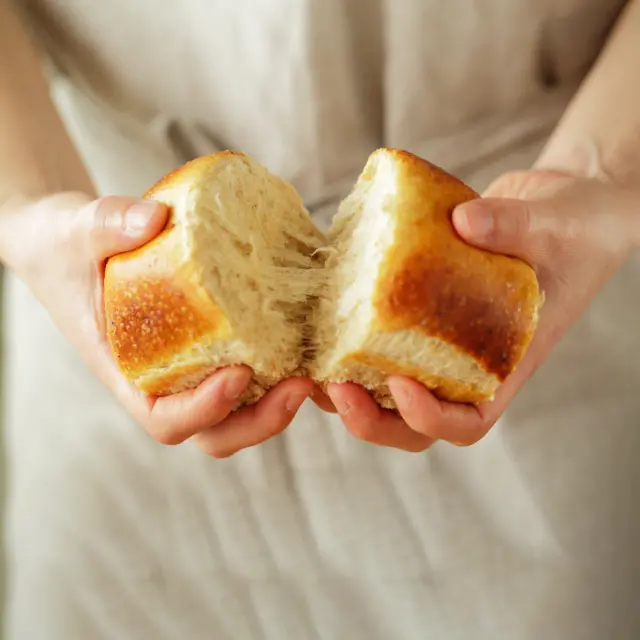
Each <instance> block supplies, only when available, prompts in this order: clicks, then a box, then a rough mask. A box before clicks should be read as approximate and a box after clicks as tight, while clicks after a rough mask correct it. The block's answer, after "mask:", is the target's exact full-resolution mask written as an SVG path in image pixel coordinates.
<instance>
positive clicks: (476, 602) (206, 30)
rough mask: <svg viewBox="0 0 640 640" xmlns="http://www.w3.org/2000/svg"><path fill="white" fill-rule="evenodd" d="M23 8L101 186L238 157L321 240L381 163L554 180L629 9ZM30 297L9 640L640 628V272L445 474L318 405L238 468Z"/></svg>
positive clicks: (495, 636)
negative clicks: (137, 394)
mask: <svg viewBox="0 0 640 640" xmlns="http://www.w3.org/2000/svg"><path fill="white" fill-rule="evenodd" d="M25 4H26V5H27V9H28V10H29V12H30V15H31V17H32V18H33V19H34V20H35V21H36V26H37V29H38V33H39V34H40V36H41V39H42V43H43V44H44V46H45V48H46V49H47V51H48V52H49V53H50V54H51V57H52V60H53V62H54V65H53V66H52V87H53V90H54V95H55V97H56V100H57V102H58V105H59V107H60V110H61V113H62V114H63V116H64V118H65V120H66V122H67V125H68V127H69V130H70V132H71V134H72V135H73V137H74V139H75V141H76V143H77V145H78V148H79V150H80V152H81V154H82V155H83V157H84V158H85V159H86V161H87V164H88V166H89V168H90V170H91V173H92V175H93V176H94V178H95V180H96V183H97V184H98V186H99V189H100V191H101V192H103V193H127V194H139V193H141V192H142V190H143V189H145V188H146V187H147V186H149V185H150V184H151V183H152V182H154V181H155V180H156V179H157V178H158V177H159V176H160V175H161V174H162V173H164V172H165V171H167V170H169V169H171V168H172V167H174V166H175V165H176V164H178V163H180V162H182V161H183V160H185V159H187V158H188V157H191V156H193V155H197V154H200V153H205V152H209V151H211V150H214V149H216V148H227V147H231V148H237V149H242V150H244V151H247V152H249V153H250V154H252V155H253V156H255V157H256V159H258V160H260V161H261V162H263V163H265V164H266V165H268V166H269V168H270V169H272V170H273V171H275V172H278V173H280V174H282V175H283V176H285V177H287V178H289V179H290V180H292V181H293V182H294V183H295V184H296V186H297V187H298V188H299V189H300V191H301V192H302V193H303V195H304V197H305V200H306V202H307V204H308V206H309V208H310V209H311V210H312V212H314V214H315V215H316V216H317V218H318V220H319V221H320V222H322V223H325V222H326V221H327V219H328V216H330V214H331V211H332V210H333V208H334V207H335V202H336V199H337V198H339V197H340V196H341V195H343V194H344V192H345V189H347V188H348V186H349V184H350V183H351V181H352V180H353V179H354V177H355V175H356V174H357V172H358V171H359V169H360V168H361V167H362V165H363V162H364V160H365V158H366V156H367V154H368V153H369V152H370V151H371V150H372V149H374V148H375V147H377V146H382V145H386V146H398V147H404V148H407V149H409V150H412V151H415V152H417V153H419V154H421V155H423V156H424V157H426V158H429V159H430V160H432V161H434V162H437V163H439V164H441V165H443V166H444V167H445V168H447V169H449V170H450V171H453V172H454V173H456V174H458V175H460V176H461V177H462V178H464V179H466V180H468V181H469V182H470V183H471V184H473V185H474V186H475V187H476V188H478V189H481V188H483V187H484V186H485V185H486V184H487V182H488V181H489V180H490V179H491V178H493V177H495V176H496V175H498V174H499V173H500V172H502V171H504V170H507V169H512V168H516V167H527V166H528V165H530V163H531V162H532V160H533V159H534V158H535V156H536V153H537V152H538V150H539V149H540V147H541V145H542V144H543V142H544V140H545V138H546V136H547V135H548V134H549V132H550V131H551V129H552V128H553V126H554V124H555V122H556V121H557V119H558V117H559V115H560V114H561V113H562V111H563V109H564V107H565V105H566V103H567V100H568V99H569V98H570V96H571V95H572V94H573V92H574V91H575V88H576V86H577V84H578V82H579V81H580V79H581V78H582V76H583V74H584V73H585V71H586V69H587V68H588V67H589V65H590V63H591V62H592V61H593V58H594V56H595V55H596V54H597V52H598V50H599V48H600V46H601V44H602V42H603V40H604V38H605V36H606V34H607V30H608V28H609V27H610V25H611V23H612V21H613V20H614V19H615V17H616V15H617V14H618V12H619V10H620V7H621V5H622V4H623V2H621V1H620V0H617V1H616V0H609V1H607V0H563V1H562V2H559V1H557V0H555V1H552V0H447V1H446V2H445V1H444V0H386V1H385V0H370V1H366V0H245V1H243V2H240V1H238V0H233V1H232V0H217V1H214V0H208V1H207V0H182V1H180V2H173V3H169V2H167V3H162V4H161V3H157V2H153V1H152V0H135V1H133V2H132V1H126V2H125V0H110V1H109V2H98V1H97V0H41V1H36V0H34V1H33V2H27V3H25ZM160 7H162V8H160ZM151 15H152V16H153V17H150V16H151ZM6 303H7V329H6V346H5V348H6V352H7V368H8V371H7V389H6V395H7V397H8V406H7V408H6V421H7V448H8V454H9V494H8V501H9V506H8V528H7V546H8V553H9V556H10V566H9V569H10V573H9V577H10V583H9V601H8V604H7V610H6V616H5V617H6V626H7V629H6V634H5V636H4V637H6V638H9V639H10V640H14V639H15V640H62V639H63V638H64V639H65V640H69V639H71V640H75V639H78V640H80V639H82V640H85V639H86V640H94V639H96V640H98V639H102V638H105V639H109V640H115V639H117V640H129V639H136V640H138V639H139V640H165V639H166V640H177V639H185V640H186V639H189V640H208V639H210V638H215V639H216V640H218V639H226V638H230V639H234V640H235V639H239V640H245V639H246V640H253V639H254V638H255V639H263V638H264V639H268V640H290V639H291V640H306V639H310V640H311V639H322V640H334V639H335V640H404V639H408V640H414V639H415V640H422V639H428V640H484V639H487V640H539V639H545V640H556V639H557V640H583V639H584V640H591V639H593V640H604V639H616V640H618V639H620V640H627V639H628V640H633V639H637V638H639V637H640V607H639V606H638V593H639V592H638V580H639V579H640V557H639V552H638V551H637V546H638V540H640V514H639V506H638V499H637V495H638V490H637V487H638V486H639V484H638V482H639V481H640V465H639V464H638V462H637V459H638V457H639V455H640V382H639V380H640V364H639V363H638V358H637V355H638V354H640V332H639V331H638V329H637V326H638V320H637V318H638V317H640V263H639V262H638V261H637V260H636V261H631V262H629V263H628V264H627V265H626V266H625V268H624V269H623V270H622V271H621V272H620V273H619V274H618V276H617V277H616V278H615V279H614V281H613V282H612V283H611V284H610V286H608V288H607V289H606V290H605V291H604V292H603V293H602V295H600V296H599V298H598V299H597V301H596V302H595V304H594V305H593V306H592V308H591V309H590V310H589V312H588V313H587V314H586V315H585V317H584V318H583V319H582V321H581V322H580V323H579V324H578V325H577V326H576V327H575V328H574V329H573V330H572V331H571V333H570V334H569V335H568V336H567V337H566V338H565V339H564V340H563V341H562V343H561V344H560V345H559V347H558V348H557V349H556V351H555V352H554V353H553V355H552V357H551V358H550V359H549V361H548V362H547V363H546V364H545V365H544V367H543V368H542V369H541V371H540V372H539V373H538V375H537V376H536V377H535V378H534V379H533V380H532V381H531V382H530V383H529V384H528V385H527V387H526V388H525V389H524V391H523V392H522V393H521V395H520V396H519V397H518V399H517V400H516V402H515V403H514V404H513V406H512V408H511V409H510V411H509V413H508V414H507V415H506V416H505V417H504V419H503V420H502V421H501V422H500V424H499V425H498V426H497V427H496V428H495V429H494V430H493V431H492V433H491V434H490V435H489V436H488V437H487V438H486V439H485V440H483V441H482V442H481V443H480V444H478V445H477V446H475V447H472V448H470V449H457V448H454V447H452V446H449V445H446V444H444V443H442V444H438V445H436V446H435V447H433V448H432V449H431V450H430V451H429V452H428V453H426V454H421V455H412V454H406V453H402V452H398V451H391V450H387V449H382V448H377V447H374V446H370V445H367V444H365V443H361V442H358V441H355V440H354V439H352V438H351V437H350V436H349V435H348V434H347V433H346V432H345V430H344V429H343V428H342V427H341V425H340V423H339V421H338V420H337V419H335V418H334V417H329V416H327V415H325V414H322V413H321V412H320V411H318V410H317V409H315V408H314V407H313V406H312V405H305V406H304V407H303V409H302V411H301V412H300V414H299V417H298V418H297V420H296V421H295V423H294V425H293V426H292V427H291V428H290V429H289V430H288V431H287V432H286V433H285V434H284V435H282V436H281V437H278V438H276V439H274V440H272V441H270V442H268V443H267V444H265V445H263V446H260V447H256V448H253V449H251V450H248V451H245V452H243V453H241V454H239V455H237V456H235V457H234V458H232V459H230V460H225V461H214V460H211V459H208V458H206V457H205V456H203V455H202V454H201V453H200V452H199V451H198V450H196V449H195V447H192V446H191V445H190V444H188V443H187V444H185V445H182V446H180V447H178V448H165V447H162V446H161V445H159V444H156V443H154V442H153V441H151V439H150V438H149V437H147V436H146V435H145V434H144V433H143V432H142V430H140V429H139V428H138V427H136V426H135V425H134V424H132V422H131V421H130V420H129V419H128V418H127V417H126V416H125V415H124V412H123V411H122V410H121V409H119V408H118V407H117V406H116V405H115V404H114V402H113V401H112V399H111V397H110V396H109V394H108V393H107V392H106V391H105V390H104V389H103V388H101V386H100V385H99V384H98V383H97V382H96V381H95V380H94V379H93V377H92V376H91V375H90V374H89V373H88V372H87V371H86V370H85V369H84V368H83V366H82V365H81V364H80V362H79V358H78V357H77V356H76V355H75V354H74V353H73V351H72V350H71V348H70V347H69V346H68V345H67V344H66V342H65V341H64V339H63V338H61V337H60V335H59V334H58V333H57V332H56V330H55V329H54V328H52V326H51V324H50V321H49V320H48V318H47V316H46V313H45V312H44V311H43V310H41V309H40V308H38V306H37V305H36V304H35V303H34V302H33V301H32V299H31V298H30V296H29V294H28V293H27V292H26V291H25V289H24V287H23V286H22V285H21V284H20V283H19V282H17V281H16V280H15V279H13V278H12V279H10V280H9V282H8V291H7V293H6Z"/></svg>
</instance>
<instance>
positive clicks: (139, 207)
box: [75, 196, 168, 261]
mask: <svg viewBox="0 0 640 640" xmlns="http://www.w3.org/2000/svg"><path fill="white" fill-rule="evenodd" d="M167 217H168V210H167V207H166V206H165V205H163V204H161V203H159V202H154V201H151V200H139V199H134V198H124V197H116V196H108V197H105V198H100V199H99V200H94V201H93V202H91V203H90V204H88V205H86V206H84V207H82V208H81V209H80V210H79V211H78V213H77V216H76V221H75V222H76V225H75V229H76V231H77V232H78V236H77V237H78V240H79V242H81V243H83V246H84V245H86V243H87V242H88V243H89V249H90V251H91V255H92V258H93V259H94V260H97V261H103V260H106V259H107V258H109V257H111V256H113V255H116V254H118V253H123V252H125V251H131V250H133V249H137V248H138V247H141V246H142V245H144V244H146V243H147V242H149V241H150V240H152V239H153V238H154V237H155V236H157V235H158V234H159V233H160V232H161V231H162V229H163V228H164V226H165V224H166V221H167Z"/></svg>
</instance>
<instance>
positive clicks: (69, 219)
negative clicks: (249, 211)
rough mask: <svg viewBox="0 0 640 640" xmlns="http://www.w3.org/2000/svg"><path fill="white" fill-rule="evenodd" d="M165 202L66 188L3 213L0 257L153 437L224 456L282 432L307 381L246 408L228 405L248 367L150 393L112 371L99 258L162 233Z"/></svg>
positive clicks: (306, 391) (286, 385) (292, 382)
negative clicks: (162, 393)
mask: <svg viewBox="0 0 640 640" xmlns="http://www.w3.org/2000/svg"><path fill="white" fill-rule="evenodd" d="M166 218H167V211H166V208H165V207H164V206H163V205H161V204H158V203H154V202H150V201H145V200H136V199H132V198H124V197H105V198H101V199H98V200H92V199H91V198H89V197H88V196H86V195H84V194H79V193H65V194H60V195H57V196H52V197H49V198H46V199H44V200H39V201H37V202H32V203H22V204H21V205H20V206H17V205H14V206H13V207H12V208H11V209H10V210H9V209H7V211H6V212H2V237H1V238H0V258H1V259H2V260H3V261H4V262H5V263H6V264H7V266H8V267H9V268H11V269H12V270H13V271H15V273H16V274H17V275H18V276H19V277H20V278H21V279H22V280H24V281H25V282H26V284H27V285H28V287H29V288H30V289H31V291H32V293H33V294H34V295H35V297H36V298H37V299H38V300H39V301H40V302H41V303H42V304H43V305H44V307H45V308H46V309H47V310H48V312H49V314H50V315H51V317H52V318H53V321H54V322H55V324H56V325H57V326H58V328H59V329H60V330H61V331H62V333H63V334H64V335H65V336H66V338H67V339H68V340H69V341H70V342H71V343H72V344H73V345H74V346H75V347H76V348H77V349H78V351H79V352H80V354H81V356H82V357H83V359H84V360H85V362H86V363H87V365H88V366H89V368H90V369H91V370H92V371H93V372H94V373H95V374H96V375H97V376H98V377H99V378H100V379H101V380H102V382H103V383H104V384H106V385H107V387H109V389H110V390H111V391H112V392H113V393H114V395H115V396H116V398H117V399H118V400H119V401H120V402H121V403H122V404H123V405H124V407H125V408H126V409H127V411H128V412H129V413H130V414H131V416H132V417H133V418H134V419H135V420H136V421H137V422H139V423H140V424H141V425H142V426H143V427H145V428H146V430H147V431H148V432H149V433H150V434H151V435H152V436H153V437H154V438H156V439H157V440H158V441H160V442H162V443H164V444H171V445H174V444H179V443H181V442H183V441H184V440H187V439H188V438H192V439H193V440H194V441H195V442H196V444H197V445H198V446H199V447H200V448H201V449H202V450H203V451H204V452H205V453H207V454H208V455H210V456H213V457H214V458H223V457H228V456H230V455H232V454H233V453H235V452H237V451H239V450H240V449H244V448H246V447H250V446H252V445H256V444H259V443H260V442H263V441H264V440H266V439H268V438H270V437H271V436H274V435H276V434H278V433H280V432H281V431H283V430H284V429H285V428H286V427H287V426H288V424H289V423H290V422H291V420H292V418H293V416H294V415H295V413H296V411H297V410H298V409H299V407H300V405H301V404H302V402H303V401H304V400H305V398H306V397H307V396H309V395H310V394H311V393H312V391H313V389H314V385H313V383H312V382H311V381H309V380H306V379H303V378H292V379H289V380H285V381H283V382H281V383H280V384H279V385H277V386H276V387H274V388H273V389H271V390H270V391H269V392H268V393H267V394H266V395H265V397H264V398H262V399H261V400H260V401H259V402H258V403H256V404H255V405H253V406H251V407H246V408H242V409H239V410H237V411H234V409H235V408H236V406H237V402H238V398H239V397H240V395H241V394H242V393H243V392H244V390H245V388H246V386H247V384H248V382H249V380H250V378H251V371H250V369H248V368H247V367H228V368H225V369H222V370H220V371H218V372H216V373H214V374H213V375H212V376H211V377H209V378H208V379H207V380H205V381H204V382H203V383H202V384H201V385H200V386H199V387H198V388H197V389H194V390H192V391H185V392H182V393H178V394H175V395H173V396H168V397H163V398H155V397H149V396H147V395H145V394H143V393H142V392H141V391H139V390H138V389H137V388H136V387H134V386H133V385H132V384H130V383H128V382H127V381H126V380H125V379H124V377H123V376H122V375H121V374H120V371H119V370H118V367H117V365H116V363H115V360H114V358H113V356H112V354H111V350H110V348H109V344H108V342H107V339H106V334H105V319H104V311H103V309H104V306H103V276H104V263H105V261H106V259H107V258H109V257H110V256H112V255H115V254H118V253H122V252H124V251H128V250H132V249H135V248H137V247H140V246H142V245H143V244H145V243H146V242H148V241H149V240H151V239H152V238H153V237H154V236H156V235H157V234H158V233H160V231H161V230H162V229H163V227H164V225H165V222H166Z"/></svg>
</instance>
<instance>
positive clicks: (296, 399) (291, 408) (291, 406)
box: [285, 393, 308, 413]
mask: <svg viewBox="0 0 640 640" xmlns="http://www.w3.org/2000/svg"><path fill="white" fill-rule="evenodd" d="M307 397H308V396H307V394H306V393H291V394H289V395H288V396H287V399H286V400H285V409H286V410H287V411H288V412H289V413H295V412H296V411H297V410H298V409H299V408H300V407H301V406H302V403H303V402H304V401H305V400H306V399H307Z"/></svg>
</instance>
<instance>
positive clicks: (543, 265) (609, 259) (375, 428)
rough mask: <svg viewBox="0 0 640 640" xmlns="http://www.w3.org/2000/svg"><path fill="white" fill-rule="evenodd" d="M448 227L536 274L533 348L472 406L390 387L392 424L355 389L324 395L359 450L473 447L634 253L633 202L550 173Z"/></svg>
mask: <svg viewBox="0 0 640 640" xmlns="http://www.w3.org/2000/svg"><path fill="white" fill-rule="evenodd" d="M453 223H454V226H455V228H456V230H457V231H458V233H459V234H460V236H461V237H462V238H463V239H465V240H466V241H467V242H469V243H470V244H474V245H476V246H478V247H481V248H484V249H488V250H490V251H494V252H496V253H503V254H508V255H513V256H516V257H519V258H521V259H523V260H525V261H526V262H528V263H529V264H531V265H532V266H533V268H534V269H535V270H536V273H537V276H538V280H539V282H540V286H541V288H542V290H543V292H544V294H545V304H544V306H543V308H542V310H541V314H540V319H539V323H538V328H537V331H536V334H535V336H534V339H533V341H532V343H531V345H530V347H529V349H528V351H527V353H526V355H525V357H524V358H523V360H522V362H521V363H520V365H519V366H518V367H517V369H516V370H515V372H514V373H512V374H511V376H509V377H508V378H507V380H505V382H504V383H503V385H502V386H501V387H500V388H499V390H498V392H497V393H496V396H495V399H494V400H493V401H492V402H487V403H483V404H480V405H478V406H471V405H464V404H453V403H448V402H441V401H439V400H437V399H436V398H435V396H433V395H432V394H431V393H430V392H429V391H427V389H426V388H425V387H423V386H422V385H421V384H419V383H418V382H416V381H414V380H409V379H407V378H401V377H393V378H390V379H389V388H390V390H391V392H392V394H393V397H394V398H395V401H396V403H397V406H398V414H396V413H394V412H391V411H384V410H382V409H380V408H379V407H378V405H377V404H376V403H375V402H374V401H373V400H372V398H371V397H370V396H369V394H368V393H367V392H366V391H365V390H364V389H362V388H361V387H359V386H357V385H355V384H350V383H347V384H333V385H330V386H329V388H328V393H329V396H330V398H331V400H332V401H333V404H334V405H335V407H336V408H337V409H338V411H339V413H340V414H341V416H342V420H343V422H344V424H345V426H346V428H347V429H348V430H349V432H350V433H351V434H353V435H354V436H356V437H358V438H360V439H362V440H366V441H368V442H371V443H375V444H378V445H383V446H388V447H395V448H399V449H404V450H407V451H415V452H419V451H424V450H425V449H427V448H428V447H429V446H431V444H433V442H435V441H436V440H446V441H448V442H451V443H453V444H458V445H470V444H473V443H475V442H477V441H478V440H480V439H481V438H482V437H483V436H484V435H485V434H486V433H487V432H488V431H489V429H491V427H492V426H493V425H494V424H495V422H496V421H497V420H498V418H499V417H500V416H501V415H502V413H503V412H504V411H505V409H506V408H507V406H508V405H509V403H510V402H511V400H512V399H513V398H514V396H515V395H516V393H517V392H518V391H519V389H520V388H521V387H522V385H523V384H524V383H525V382H526V380H527V379H528V378H529V377H530V376H531V375H532V374H533V373H534V371H535V370H536V369H537V368H538V367H539V366H540V365H541V364H542V362H544V360H545V359H546V357H547V356H548V354H549V352H550V351H551V349H552V348H553V347H554V345H555V344H556V342H557V341H558V340H559V339H560V337H561V336H562V335H563V334H564V333H565V332H566V331H567V329H568V328H569V327H570V326H571V325H572V324H573V323H574V322H575V321H576V320H577V319H578V317H579V316H580V315H581V314H582V313H583V312H584V310H585V309H586V307H587V306H588V305H589V303H590V302H591V300H592V299H593V297H594V296H595V295H596V293H597V292H598V291H599V290H600V289H601V287H602V286H603V285H604V284H605V282H606V281H607V280H608V279H609V278H610V277H611V276H612V275H613V274H614V273H615V272H616V270H617V269H618V268H619V267H620V266H621V265H622V263H623V262H624V261H625V259H626V258H627V256H628V255H629V253H630V252H631V250H632V248H633V247H634V244H638V243H640V240H639V238H640V193H638V192H634V191H632V190H629V189H623V188H621V187H617V186H614V185H613V184H610V183H607V182H605V181H602V180H597V179H591V178H580V177H575V176H572V175H568V174H563V173H557V172H551V171H527V172H519V173H509V174H506V175H504V176H502V177H501V178H500V179H498V180H497V181H496V182H494V183H493V184H492V185H491V187H490V188H489V189H488V191H487V192H486V193H485V198H484V199H478V200H474V201H472V202H468V203H465V204H464V205H461V206H459V207H457V209H456V210H455V212H454V214H453ZM612 320H613V321H614V322H615V319H612Z"/></svg>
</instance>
